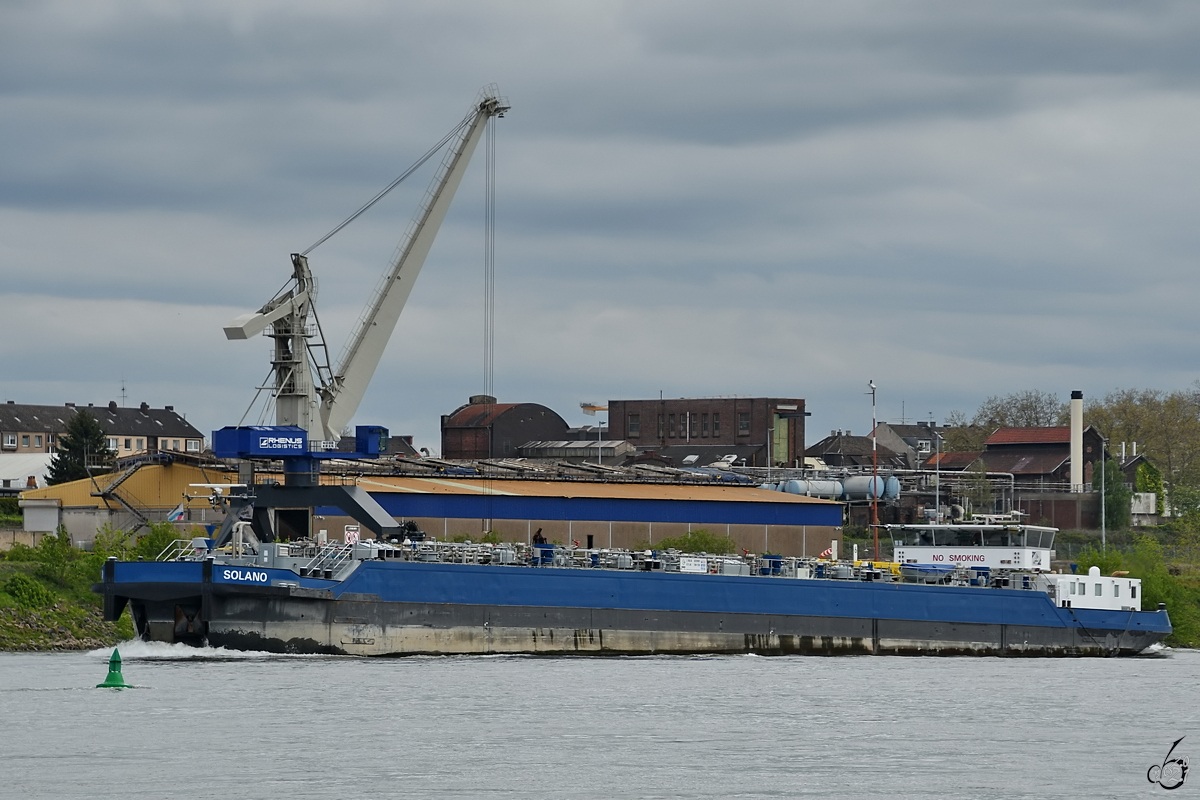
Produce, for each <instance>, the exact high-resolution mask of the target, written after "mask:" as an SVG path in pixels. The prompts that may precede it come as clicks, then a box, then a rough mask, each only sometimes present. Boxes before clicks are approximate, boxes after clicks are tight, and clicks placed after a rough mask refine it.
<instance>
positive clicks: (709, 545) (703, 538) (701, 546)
mask: <svg viewBox="0 0 1200 800" xmlns="http://www.w3.org/2000/svg"><path fill="white" fill-rule="evenodd" d="M653 549H657V550H678V551H680V552H681V553H712V554H713V555H724V554H725V553H736V552H737V551H738V546H737V543H736V542H734V541H733V539H731V538H730V537H728V536H725V535H723V534H722V535H719V536H718V535H717V534H715V533H711V532H709V531H707V530H705V529H704V528H699V529H697V530H694V531H692V532H690V533H685V534H683V535H682V536H668V537H667V538H665V539H659V540H658V541H657V542H655V543H654V545H653Z"/></svg>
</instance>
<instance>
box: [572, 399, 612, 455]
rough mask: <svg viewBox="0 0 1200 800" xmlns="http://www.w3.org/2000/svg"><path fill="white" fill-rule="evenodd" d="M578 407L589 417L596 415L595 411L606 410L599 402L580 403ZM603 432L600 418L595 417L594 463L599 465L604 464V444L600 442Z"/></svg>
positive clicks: (606, 407)
mask: <svg viewBox="0 0 1200 800" xmlns="http://www.w3.org/2000/svg"><path fill="white" fill-rule="evenodd" d="M579 408H580V409H581V410H582V411H583V413H584V414H587V415H588V416H589V417H594V416H596V412H597V411H608V406H602V405H600V404H599V403H580V404H579ZM610 421H611V417H610ZM603 432H604V426H603V425H602V424H601V422H600V420H599V419H597V420H596V463H597V464H599V465H600V466H604V450H603V447H604V445H603V443H602V442H601V439H602V438H603Z"/></svg>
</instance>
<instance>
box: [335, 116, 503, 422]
mask: <svg viewBox="0 0 1200 800" xmlns="http://www.w3.org/2000/svg"><path fill="white" fill-rule="evenodd" d="M507 110H508V107H507V106H505V105H504V104H503V103H502V101H501V100H500V98H498V97H496V96H494V95H492V94H490V93H488V94H485V96H484V97H483V98H482V99H481V100H480V101H479V102H478V103H477V105H476V108H475V115H474V118H473V119H472V120H471V121H470V123H469V124H468V125H467V126H466V127H465V128H463V130H462V133H461V134H460V136H459V140H458V142H457V144H456V146H455V147H453V148H452V149H451V150H450V151H449V152H448V153H447V155H446V158H445V159H444V160H443V161H442V164H441V167H440V168H439V170H438V174H437V175H436V176H435V177H434V181H433V186H432V188H431V189H430V191H429V192H428V194H427V195H426V199H425V202H424V204H423V207H422V209H421V210H420V211H419V212H418V215H417V218H416V220H415V221H414V222H413V224H412V226H411V227H410V228H409V231H408V235H407V237H406V238H405V240H404V241H403V242H402V244H401V246H400V247H399V248H398V252H399V255H398V257H397V258H396V260H395V262H394V264H393V265H392V268H391V270H390V271H389V272H388V274H387V275H385V276H384V279H383V281H382V282H381V283H380V285H379V287H378V288H377V289H376V291H375V293H374V295H373V296H372V298H371V300H370V301H368V304H367V308H366V310H365V311H364V313H363V315H362V317H361V318H360V319H359V323H358V328H357V330H356V331H355V333H354V335H353V336H352V337H351V339H350V341H349V344H348V345H347V346H346V349H345V351H344V353H343V354H342V357H341V359H340V361H339V363H338V367H337V370H336V371H335V372H334V375H333V379H332V380H331V381H330V382H329V383H328V385H326V386H324V387H323V388H322V389H321V390H320V394H321V411H320V417H321V420H320V423H321V427H322V428H323V429H324V437H325V438H326V439H335V438H337V436H338V434H339V433H340V431H341V430H342V428H343V427H345V426H346V425H347V424H349V422H350V420H351V419H352V418H353V417H354V413H355V412H356V411H357V410H358V406H359V404H360V403H361V402H362V398H363V395H364V394H365V393H366V391H367V385H368V384H369V383H370V382H371V378H372V377H373V376H374V374H375V370H376V368H377V367H378V366H379V361H380V359H381V358H382V357H383V351H384V348H385V347H386V346H387V343H388V340H389V339H390V338H391V336H392V332H393V331H394V330H395V329H396V323H397V321H398V320H399V319H400V312H401V311H403V310H404V305H405V303H406V302H407V301H408V296H409V294H410V293H411V292H412V288H413V284H415V283H416V280H417V275H419V274H420V272H421V267H422V266H423V265H424V264H425V258H426V256H428V255H429V249H430V248H431V247H432V246H433V240H434V237H436V236H437V232H438V228H440V227H441V224H442V220H444V219H445V217H446V211H447V210H448V209H449V208H450V202H451V200H453V199H454V193H455V191H456V190H457V189H458V185H459V183H460V182H461V181H462V177H463V173H464V172H466V169H467V164H468V163H469V162H470V160H471V156H472V154H473V153H474V152H475V147H476V146H477V145H478V144H479V140H480V139H481V138H482V136H483V132H484V128H485V127H486V125H487V122H488V120H490V119H491V118H492V117H494V116H497V115H501V114H503V113H504V112H505V111H507Z"/></svg>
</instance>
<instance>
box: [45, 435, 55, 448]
mask: <svg viewBox="0 0 1200 800" xmlns="http://www.w3.org/2000/svg"><path fill="white" fill-rule="evenodd" d="M46 444H48V445H50V446H51V447H54V434H53V433H47V434H46Z"/></svg>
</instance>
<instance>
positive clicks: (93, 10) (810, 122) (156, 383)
mask: <svg viewBox="0 0 1200 800" xmlns="http://www.w3.org/2000/svg"><path fill="white" fill-rule="evenodd" d="M1197 41H1200V4H1198V3H1195V2H1187V1H1184V2H1174V3H1172V2H1152V3H1137V4H1131V3H1123V2H1122V3H1115V2H1097V1H1096V0H1087V2H1046V1H1045V0H1040V1H1039V2H1028V3H1020V2H1012V0H1006V1H1005V2H994V3H962V2H956V1H947V2H895V0H888V1H887V2H856V1H855V0H839V1H838V2H824V3H814V2H797V1H796V0H787V2H782V1H781V2H746V1H745V0H742V1H741V2H738V3H728V2H723V3H717V2H697V1H695V0H693V1H692V2H644V1H643V2H630V3H621V2H611V1H607V2H581V1H580V0H573V1H572V2H569V3H564V2H545V3H537V2H508V3H500V2H496V3H455V2H446V0H437V2H420V1H419V0H408V2H404V3H394V2H382V1H380V2H357V1H356V0H342V2H338V3H329V2H303V1H302V0H299V1H298V0H289V2H252V1H251V0H234V1H232V2H224V1H223V0H205V2H202V3H200V2H178V1H177V0H171V1H169V2H110V1H109V0H89V1H88V2H86V3H80V2H53V1H52V0H39V1H38V2H21V1H20V0H3V1H2V2H0V114H2V127H0V130H3V146H2V147H0V338H2V339H3V342H4V349H3V352H4V356H3V361H4V369H3V377H2V378H0V394H3V399H5V400H15V401H17V402H25V403H47V404H58V403H62V402H66V401H74V402H77V403H86V402H93V403H96V404H102V403H107V402H108V401H109V400H117V401H118V402H120V399H121V387H122V384H124V386H125V389H126V392H127V400H126V403H127V404H128V405H136V404H137V403H139V402H141V401H146V402H149V403H150V404H151V405H154V406H162V405H165V404H172V405H174V406H175V407H176V409H178V410H181V411H182V412H184V413H186V414H187V417H188V419H189V420H191V421H192V422H193V423H194V424H196V425H197V427H199V428H200V429H201V430H203V431H205V432H206V433H207V432H208V431H211V430H212V429H213V428H216V427H220V426H222V425H226V424H235V423H236V422H237V421H238V420H239V419H240V418H241V416H242V414H243V412H244V411H245V409H246V407H247V405H248V404H249V402H250V400H251V398H252V396H253V394H254V386H255V385H256V384H257V383H258V382H259V381H261V380H263V378H264V376H265V375H266V373H267V369H268V363H269V349H270V348H269V341H268V340H266V339H256V340H252V341H249V342H245V341H243V342H227V341H226V340H225V339H224V337H223V335H222V333H221V327H222V325H224V324H225V323H227V322H228V321H229V320H230V319H232V318H233V317H235V316H237V315H239V314H241V313H245V312H247V311H251V310H254V309H257V308H258V307H259V306H261V305H262V304H263V303H264V302H265V301H266V300H268V299H269V298H270V297H271V296H272V295H273V294H274V292H275V291H276V290H277V289H278V288H279V287H280V286H281V285H282V284H283V283H284V282H285V281H286V280H287V278H288V277H289V275H290V269H291V267H290V263H289V259H288V254H289V253H292V252H295V251H299V250H303V249H304V248H306V247H307V246H308V245H310V244H311V243H312V242H313V241H315V240H316V239H317V238H318V237H320V236H321V235H322V234H324V233H325V232H326V231H328V230H329V229H330V228H332V227H333V226H334V225H335V224H336V223H337V222H339V221H341V219H343V218H344V217H345V216H346V215H347V214H348V213H349V212H351V211H353V210H354V209H355V208H357V207H358V205H360V204H361V203H362V202H363V201H365V200H366V199H368V198H369V197H370V196H371V195H373V194H374V193H375V192H376V191H378V190H379V189H380V188H382V187H383V186H384V185H386V184H387V183H388V182H389V181H390V180H391V179H392V178H393V177H395V176H396V175H398V174H399V173H400V172H402V171H403V170H404V169H405V168H406V167H407V166H408V165H409V164H410V163H412V162H413V161H414V160H415V159H416V158H417V157H418V156H419V155H420V154H421V153H423V152H424V151H425V150H426V149H428V148H429V147H430V146H432V145H433V144H434V143H435V142H436V141H437V140H438V139H440V138H441V137H442V135H444V134H445V133H446V132H447V131H448V130H450V128H452V127H453V126H454V124H455V123H456V122H457V121H458V120H459V119H460V118H461V117H462V116H463V114H464V113H465V112H466V111H467V109H468V108H469V107H470V105H471V102H472V100H473V99H474V97H475V96H476V94H477V93H478V91H479V89H480V88H481V87H482V86H483V85H485V84H488V83H493V82H494V83H497V84H498V85H499V87H500V92H501V94H502V95H504V96H506V97H507V98H508V99H509V102H510V103H511V105H512V111H511V112H510V113H509V114H508V115H507V117H506V118H504V119H501V120H498V122H497V124H498V129H497V154H498V158H497V162H498V166H497V201H498V210H497V230H496V307H497V322H496V369H495V387H496V393H497V395H498V396H499V398H500V399H501V401H531V402H540V403H544V404H546V405H549V406H550V407H552V408H554V409H556V410H557V411H559V413H561V414H562V415H563V416H564V417H565V418H566V419H567V420H568V422H570V423H572V424H583V423H584V422H587V421H589V420H588V418H586V417H583V416H582V415H581V414H580V412H579V410H578V406H579V403H580V402H581V401H603V400H607V399H610V398H611V399H634V398H645V397H657V396H658V395H659V392H660V391H661V392H662V393H663V394H664V395H666V396H668V397H681V396H697V395H734V394H737V395H745V396H762V395H776V396H790V397H803V398H806V399H807V401H808V407H809V410H810V411H811V412H812V414H813V416H812V418H811V420H810V421H809V428H808V437H807V438H808V441H809V442H810V443H812V442H814V441H816V440H817V439H820V438H821V437H822V436H823V435H825V434H826V433H827V432H828V431H829V430H830V429H831V428H843V429H845V428H849V429H852V430H854V431H855V432H858V431H862V432H863V433H865V432H867V430H868V429H869V427H870V418H871V417H870V414H871V408H870V398H869V396H868V395H866V394H865V392H866V391H867V381H868V380H870V379H874V381H875V382H876V384H878V386H879V395H878V401H879V416H880V418H881V419H887V420H893V421H899V419H900V417H901V415H902V413H903V414H905V415H906V416H907V417H908V418H909V419H910V420H917V419H928V418H929V414H930V413H932V414H933V415H934V417H935V418H937V419H938V420H941V419H943V418H944V417H945V415H946V414H947V413H948V412H949V411H951V410H952V409H962V410H964V411H968V412H970V411H972V410H973V409H974V408H975V407H976V406H978V404H979V403H980V402H981V401H982V400H983V399H984V398H985V397H987V396H988V395H991V394H1004V393H1008V392H1012V391H1017V390H1020V389H1029V388H1037V389H1042V390H1046V391H1052V392H1056V393H1058V394H1059V395H1060V397H1062V398H1064V399H1065V398H1066V397H1067V396H1068V393H1069V392H1070V391H1071V390H1072V389H1082V390H1083V391H1084V392H1085V394H1086V395H1088V396H1098V395H1101V394H1104V393H1105V392H1108V391H1110V390H1112V389H1116V388H1120V387H1153V388H1162V389H1175V388H1182V387H1185V386H1187V385H1189V384H1190V383H1191V382H1192V381H1193V380H1195V379H1196V377H1197V374H1196V362H1197V360H1198V355H1197V353H1198V345H1200V335H1198V334H1200V331H1198V328H1200V315H1198V314H1197V313H1196V300H1197V298H1198V297H1200V270H1197V268H1196V262H1197V258H1198V255H1197V254H1200V225H1197V223H1196V219H1195V218H1196V213H1197V209H1198V208H1200V203H1198V202H1197V201H1198V199H1200V197H1198V194H1200V181H1198V180H1197V179H1198V177H1200V147H1198V143H1200V59H1198V58H1197V56H1196V43H1197ZM478 156H479V157H478V158H477V159H476V160H475V162H474V163H473V164H472V165H471V168H470V171H469V172H468V174H467V176H466V179H465V180H464V182H463V184H462V187H461V189H460V190H459V194H458V196H457V198H456V200H455V203H454V206H453V208H452V210H451V213H450V216H449V217H448V218H447V220H446V224H445V225H444V226H443V228H442V231H441V234H440V236H439V237H438V240H437V242H436V244H435V245H434V248H433V251H432V253H431V255H430V257H429V260H428V262H427V263H426V266H425V269H424V271H423V272H422V274H421V277H420V280H419V281H418V282H417V286H416V290H415V291H414V292H413V295H412V298H411V300H410V302H409V305H408V307H407V308H406V310H405V312H404V315H403V316H402V318H401V321H400V325H399V327H398V329H397V331H396V335H395V336H394V337H393V339H392V342H391V344H390V346H389V349H388V351H387V353H386V354H385V356H384V359H383V363H382V364H381V366H380V370H379V372H378V373H377V374H376V376H375V380H374V382H373V383H372V385H371V388H370V389H369V390H368V393H367V396H366V399H365V400H364V403H363V405H362V407H361V409H360V411H359V414H358V416H357V419H356V422H358V423H380V424H384V425H386V426H388V427H389V428H391V430H392V432H393V433H396V434H404V433H410V434H414V435H415V436H416V439H417V442H416V444H417V445H418V446H428V447H431V448H432V449H434V450H435V451H436V450H437V449H438V448H439V446H440V444H439V441H438V421H439V416H440V415H441V414H446V413H449V412H451V411H452V410H453V409H454V408H456V407H457V406H458V405H460V404H461V403H462V402H465V400H466V398H467V396H468V395H470V394H473V393H477V392H479V391H481V389H482V388H483V382H484V376H483V340H484V330H483V313H482V309H483V224H482V220H483V178H484V170H483V159H482V151H481V152H480V153H479V154H478ZM432 167H433V163H431V164H429V165H427V167H426V169H425V170H424V171H423V172H421V173H418V175H417V176H416V177H415V178H414V179H413V180H411V181H409V182H408V183H406V184H405V185H404V186H402V187H401V189H400V190H397V191H396V192H394V193H393V194H392V195H391V196H389V197H388V199H387V200H385V201H384V202H383V203H381V204H380V205H379V206H377V207H376V208H375V209H373V210H372V211H371V212H370V213H369V214H368V215H367V216H365V217H364V218H362V219H361V220H360V221H359V222H357V223H356V224H354V225H352V226H351V227H349V228H347V229H346V230H345V231H343V232H342V233H341V234H339V235H338V236H337V237H335V238H334V239H332V240H331V241H330V242H329V243H327V244H325V245H323V246H322V247H321V248H319V249H318V250H316V251H315V252H314V253H313V254H312V256H311V259H310V263H311V266H312V268H313V270H314V272H315V273H316V275H317V276H318V280H319V281H320V288H321V294H320V297H319V300H318V308H319V311H320V313H321V318H322V321H323V322H324V323H325V327H326V334H327V336H328V338H329V339H330V343H331V346H332V349H333V351H334V352H335V354H336V353H337V352H338V351H340V349H341V346H342V343H343V342H344V340H345V338H346V336H347V335H348V334H349V332H350V329H351V326H352V322H353V320H354V319H356V318H357V315H358V314H359V312H360V311H361V309H362V306H363V304H364V302H365V300H366V297H367V294H368V292H369V291H370V290H371V288H372V287H373V285H374V283H375V281H376V280H377V279H378V277H379V275H380V274H382V272H383V271H384V270H385V269H386V268H387V266H388V261H389V259H390V257H391V255H392V252H393V250H394V248H395V246H396V244H397V242H398V241H399V239H400V237H401V235H402V233H403V232H404V230H405V228H406V227H407V225H408V223H409V220H410V218H411V217H412V215H413V214H414V212H415V210H416V205H417V202H418V201H419V198H420V195H421V194H422V193H423V192H424V190H425V187H426V185H427V184H428V182H429V180H430V179H431V178H432V173H433V169H432Z"/></svg>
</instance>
